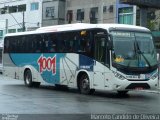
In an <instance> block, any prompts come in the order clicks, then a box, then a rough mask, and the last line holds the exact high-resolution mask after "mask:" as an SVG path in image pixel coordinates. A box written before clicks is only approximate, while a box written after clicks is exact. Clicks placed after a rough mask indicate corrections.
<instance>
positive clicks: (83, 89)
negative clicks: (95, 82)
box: [79, 74, 95, 94]
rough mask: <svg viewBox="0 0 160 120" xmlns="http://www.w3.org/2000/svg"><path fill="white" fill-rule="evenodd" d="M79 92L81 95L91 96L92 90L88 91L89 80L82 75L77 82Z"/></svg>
mask: <svg viewBox="0 0 160 120" xmlns="http://www.w3.org/2000/svg"><path fill="white" fill-rule="evenodd" d="M79 90H80V93H82V94H93V93H94V91H95V90H94V89H90V83H89V78H88V76H87V75H86V74H83V75H82V76H81V78H80V82H79Z"/></svg>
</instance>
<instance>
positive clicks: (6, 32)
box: [5, 19, 8, 34]
mask: <svg viewBox="0 0 160 120" xmlns="http://www.w3.org/2000/svg"><path fill="white" fill-rule="evenodd" d="M7 33H8V19H6V33H5V34H7Z"/></svg>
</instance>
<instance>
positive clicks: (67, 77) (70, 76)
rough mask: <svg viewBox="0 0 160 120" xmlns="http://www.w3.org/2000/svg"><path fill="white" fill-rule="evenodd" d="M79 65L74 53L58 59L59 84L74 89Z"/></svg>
mask: <svg viewBox="0 0 160 120" xmlns="http://www.w3.org/2000/svg"><path fill="white" fill-rule="evenodd" d="M78 65H79V55H78V54H74V53H69V54H66V56H65V57H64V58H62V59H60V84H62V85H68V86H69V87H75V86H74V84H75V82H76V71H77V68H78Z"/></svg>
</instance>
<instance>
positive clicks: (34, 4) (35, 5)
mask: <svg viewBox="0 0 160 120" xmlns="http://www.w3.org/2000/svg"><path fill="white" fill-rule="evenodd" d="M38 9H39V3H38V2H34V3H31V11H33V10H38Z"/></svg>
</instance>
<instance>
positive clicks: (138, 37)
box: [3, 23, 158, 94]
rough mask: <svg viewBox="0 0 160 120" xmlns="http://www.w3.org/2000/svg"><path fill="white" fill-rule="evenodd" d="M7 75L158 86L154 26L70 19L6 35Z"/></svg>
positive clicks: (72, 83) (114, 87)
mask: <svg viewBox="0 0 160 120" xmlns="http://www.w3.org/2000/svg"><path fill="white" fill-rule="evenodd" d="M3 64H4V72H3V74H4V75H5V76H9V77H12V78H15V79H23V80H24V82H25V85H26V86H28V87H33V86H36V87H38V86H39V85H40V84H43V85H64V86H67V87H72V88H78V89H79V91H80V92H81V93H83V94H90V93H93V92H94V91H95V90H109V91H117V92H118V93H121V94H124V93H127V92H128V91H129V90H135V89H136V90H137V89H138V90H142V89H156V88H157V86H158V64H157V54H156V50H155V46H154V43H153V40H152V34H151V32H150V30H148V29H147V28H144V27H138V26H131V25H120V24H85V23H77V24H68V25H58V26H50V27H42V28H39V29H37V30H36V31H30V32H22V33H13V34H8V35H6V36H5V39H4V54H3Z"/></svg>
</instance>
